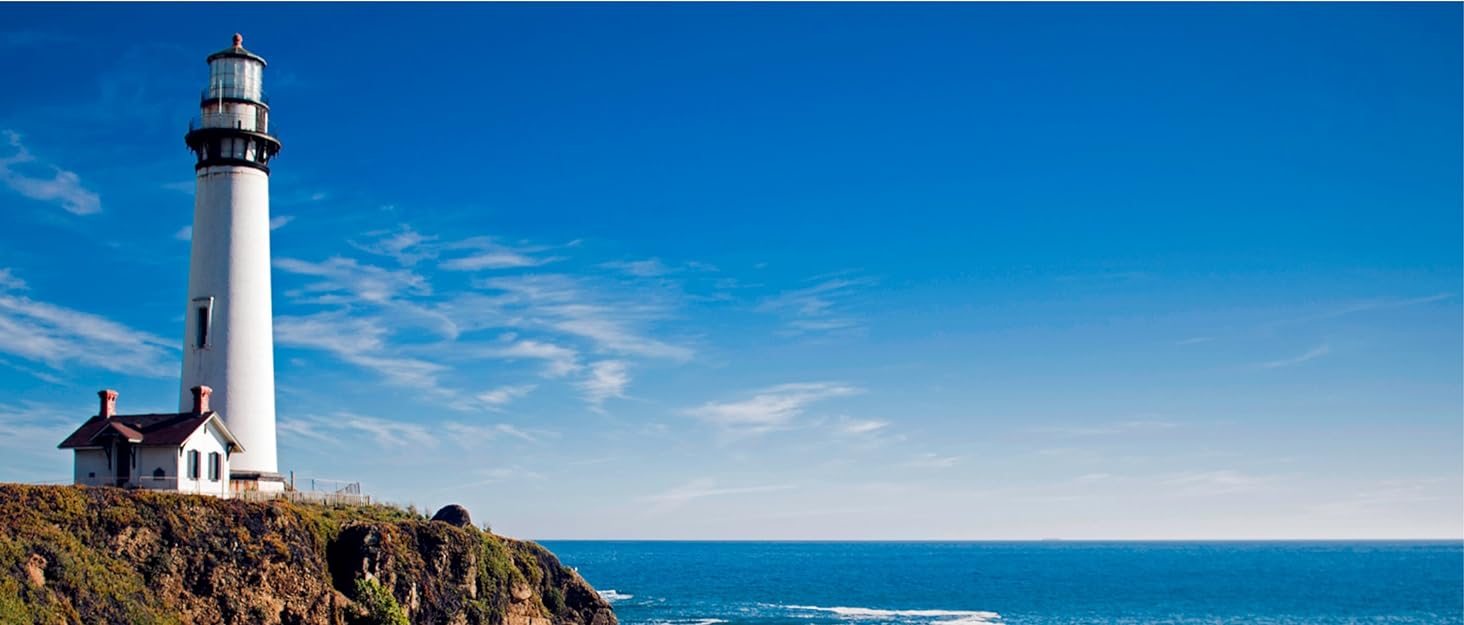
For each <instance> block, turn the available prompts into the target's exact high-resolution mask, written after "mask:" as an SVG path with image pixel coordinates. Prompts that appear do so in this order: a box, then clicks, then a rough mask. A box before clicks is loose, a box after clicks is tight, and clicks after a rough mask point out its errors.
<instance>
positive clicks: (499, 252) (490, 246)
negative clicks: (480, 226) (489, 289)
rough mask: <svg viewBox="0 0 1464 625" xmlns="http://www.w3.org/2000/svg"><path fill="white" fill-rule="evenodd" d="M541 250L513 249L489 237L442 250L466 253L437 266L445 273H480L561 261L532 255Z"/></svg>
mask: <svg viewBox="0 0 1464 625" xmlns="http://www.w3.org/2000/svg"><path fill="white" fill-rule="evenodd" d="M544 249H545V248H542V247H531V248H514V247H510V246H507V245H503V244H501V243H498V242H497V241H495V240H493V239H492V238H489V237H474V238H471V239H466V240H463V241H458V242H456V243H453V244H451V245H447V246H444V247H443V250H444V252H446V253H448V254H452V253H454V252H459V251H466V252H467V254H465V255H461V256H456V257H454V258H449V259H447V260H444V261H442V262H441V263H439V264H438V265H437V266H438V267H441V268H442V269H446V270H448V271H481V270H483V269H519V268H524V267H538V266H539V265H544V264H547V263H552V262H555V261H557V260H561V259H560V258H559V257H556V256H535V255H534V253H535V252H540V251H543V250H544Z"/></svg>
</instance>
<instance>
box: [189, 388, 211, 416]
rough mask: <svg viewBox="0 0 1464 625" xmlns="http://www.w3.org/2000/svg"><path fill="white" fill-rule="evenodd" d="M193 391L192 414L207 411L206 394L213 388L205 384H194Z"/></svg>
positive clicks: (209, 393)
mask: <svg viewBox="0 0 1464 625" xmlns="http://www.w3.org/2000/svg"><path fill="white" fill-rule="evenodd" d="M188 390H190V391H193V414H197V415H201V414H203V413H205V412H208V396H209V395H212V394H213V389H211V388H209V387H207V386H195V387H193V388H191V389H188Z"/></svg>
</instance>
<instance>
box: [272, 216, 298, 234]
mask: <svg viewBox="0 0 1464 625" xmlns="http://www.w3.org/2000/svg"><path fill="white" fill-rule="evenodd" d="M292 221H295V217H294V216H293V215H277V216H275V217H274V218H273V219H270V220H269V229H270V230H279V229H280V228H283V227H285V225H287V224H289V223H290V222H292Z"/></svg>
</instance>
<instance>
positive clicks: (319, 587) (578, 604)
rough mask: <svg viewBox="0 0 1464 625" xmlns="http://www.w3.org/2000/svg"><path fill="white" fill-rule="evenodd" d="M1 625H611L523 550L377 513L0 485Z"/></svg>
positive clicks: (464, 530)
mask: <svg viewBox="0 0 1464 625" xmlns="http://www.w3.org/2000/svg"><path fill="white" fill-rule="evenodd" d="M0 528H3V529H4V531H0V623H11V622H17V623H78V622H81V623H88V624H90V623H119V624H120V623H129V624H130V623H190V624H193V623H196V624H200V625H204V624H237V625H246V624H248V625H261V624H262V625H326V624H330V625H337V624H341V625H354V624H377V623H413V624H416V625H423V624H433V623H443V624H452V625H616V620H615V615H614V613H613V612H611V610H610V606H609V604H607V603H606V602H605V601H604V600H602V599H601V598H600V597H599V595H598V594H596V593H595V591H594V589H592V588H590V586H589V585H588V584H586V583H585V581H584V580H583V579H581V578H580V577H579V575H578V574H576V573H575V572H574V571H573V570H571V569H569V568H567V567H564V566H562V565H561V564H560V563H559V561H558V560H557V559H556V558H555V557H554V555H553V554H551V553H549V552H548V551H547V550H545V549H544V548H543V547H540V546H538V545H536V544H534V543H530V542H524V541H517V540H513V539H509V538H504V537H501V536H496V535H493V534H489V533H486V532H483V531H480V530H478V529H476V528H474V527H472V525H471V524H468V525H466V526H458V525H455V524H451V523H434V522H430V521H427V520H425V519H423V518H422V517H420V516H417V515H414V514H410V513H407V512H404V511H401V510H397V509H394V508H386V507H379V506H377V507H352V508H326V507H320V506H310V505H299V504H288V503H284V502H273V503H268V504H259V503H245V502H242V501H232V500H220V499H214V498H211V497H203V496H189V495H177V494H168V493H156V492H138V491H122V490H118V489H112V488H79V487H69V486H20V485H0Z"/></svg>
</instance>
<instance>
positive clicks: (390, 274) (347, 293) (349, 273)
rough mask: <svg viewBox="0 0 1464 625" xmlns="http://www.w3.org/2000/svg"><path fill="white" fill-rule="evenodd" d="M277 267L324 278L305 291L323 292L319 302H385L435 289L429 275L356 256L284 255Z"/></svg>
mask: <svg viewBox="0 0 1464 625" xmlns="http://www.w3.org/2000/svg"><path fill="white" fill-rule="evenodd" d="M274 265H275V268H276V269H280V270H282V271H287V272H289V273H295V274H300V275H305V276H313V277H317V278H321V280H320V281H318V282H315V283H313V284H310V285H307V286H306V287H305V288H304V289H303V290H302V291H303V292H304V293H319V294H321V295H320V296H319V298H318V299H317V301H318V302H319V303H338V302H348V301H352V300H361V301H366V302H373V303H382V302H385V301H387V300H389V299H392V298H395V297H398V296H400V295H404V294H407V295H425V294H429V293H431V292H432V288H431V287H430V286H429V285H428V283H427V280H426V278H423V277H422V276H421V275H419V274H416V273H413V272H411V271H408V270H390V269H384V268H382V267H378V266H375V265H363V264H361V263H359V262H357V261H356V260H355V259H353V258H343V257H340V256H334V257H331V258H330V259H327V260H325V261H322V262H309V261H304V260H296V259H293V258H280V259H277V260H275V262H274Z"/></svg>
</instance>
